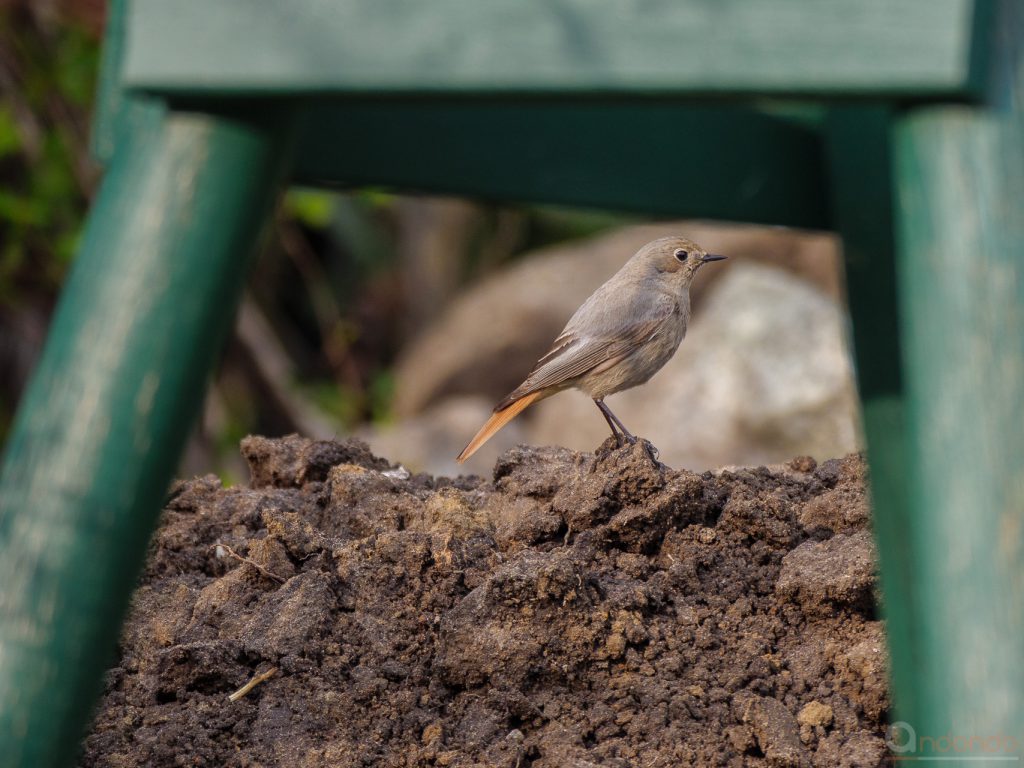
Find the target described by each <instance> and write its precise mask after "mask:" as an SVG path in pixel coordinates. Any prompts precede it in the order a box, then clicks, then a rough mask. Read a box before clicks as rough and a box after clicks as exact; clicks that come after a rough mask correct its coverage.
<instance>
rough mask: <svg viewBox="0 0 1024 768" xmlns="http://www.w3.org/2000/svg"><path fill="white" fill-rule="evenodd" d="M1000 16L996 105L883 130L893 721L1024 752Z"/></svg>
mask: <svg viewBox="0 0 1024 768" xmlns="http://www.w3.org/2000/svg"><path fill="white" fill-rule="evenodd" d="M1003 10H1004V18H1003V19H1002V20H1001V23H1000V25H999V29H1000V30H1001V32H1002V33H1003V34H1005V35H1006V39H1005V40H1004V41H1003V42H1004V45H1005V46H1006V47H1004V48H1003V49H1002V50H1001V51H1000V56H999V58H998V60H1000V61H1001V62H1002V64H1003V69H1002V71H1000V72H999V73H998V78H997V82H1001V83H1003V84H1004V86H1005V90H1004V92H1003V93H1000V94H997V95H996V102H995V105H994V106H993V107H991V108H989V109H975V108H968V107H942V108H921V109H917V110H914V111H913V112H911V113H909V114H907V115H906V116H905V117H903V118H901V119H900V120H899V122H898V123H897V127H896V132H895V158H896V164H895V168H896V180H897V194H898V199H897V202H898V210H899V212H900V214H899V221H898V228H897V229H898V242H899V246H900V252H901V256H902V258H901V261H900V285H901V294H902V310H903V317H904V340H905V358H906V360H907V363H908V365H907V376H906V387H907V394H908V398H907V426H908V435H909V438H910V440H909V451H910V454H909V455H910V470H911V472H910V483H911V485H910V491H911V493H910V498H909V501H910V504H909V508H908V513H909V515H910V517H911V521H912V529H911V534H912V540H911V541H910V542H908V543H909V544H910V545H911V546H912V547H913V548H915V549H916V550H917V551H919V552H920V553H921V556H920V557H918V558H916V560H915V562H914V566H915V568H916V573H915V574H914V578H915V581H916V583H917V584H918V585H919V597H920V599H921V606H920V607H921V610H920V612H919V613H918V614H917V615H916V616H915V619H916V620H917V621H920V622H921V623H922V626H921V632H920V633H919V638H920V642H921V646H920V649H919V651H920V665H919V673H920V674H919V676H918V679H917V684H918V686H920V696H919V697H918V702H919V704H918V706H917V707H915V710H914V711H913V712H909V713H905V714H904V715H903V717H904V718H905V719H906V720H907V722H908V723H909V724H910V725H911V726H912V727H913V728H914V729H916V733H917V737H918V739H920V738H921V737H922V736H924V737H939V736H942V735H945V734H952V735H953V736H964V737H967V738H970V737H971V736H976V737H993V736H999V735H1002V736H1005V737H1006V738H1007V739H1009V738H1013V739H1015V740H1016V744H1017V745H1018V747H1024V215H1022V209H1021V205H1022V201H1024V120H1022V114H1021V106H1020V105H1021V103H1022V98H1024V79H1022V78H1024V55H1022V52H1021V51H1019V50H1014V49H1013V48H1012V47H1011V46H1013V45H1019V44H1021V42H1024V11H1022V10H1020V6H1019V5H1018V4H1015V3H1004V4H1003ZM1007 744H1008V745H1010V746H1012V745H1011V744H1010V743H1009V742H1007ZM937 749H938V750H939V751H941V745H939V747H937ZM1014 754H1015V755H1017V756H1019V755H1020V752H1019V751H1018V752H1015V753H1014Z"/></svg>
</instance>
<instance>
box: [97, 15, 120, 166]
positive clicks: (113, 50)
mask: <svg viewBox="0 0 1024 768" xmlns="http://www.w3.org/2000/svg"><path fill="white" fill-rule="evenodd" d="M126 18H127V6H126V0H110V2H109V3H108V5H107V26H106V32H105V34H104V35H103V56H102V59H101V60H100V73H99V82H98V85H97V94H96V111H95V114H94V115H93V121H92V134H91V135H90V137H89V140H90V141H89V149H90V151H91V152H92V155H93V157H95V158H96V159H97V160H100V161H101V162H103V163H106V162H108V161H109V160H110V158H112V157H113V156H114V148H115V146H116V145H117V135H118V133H119V132H120V128H119V126H120V121H121V120H122V119H123V116H124V115H125V114H126V105H125V103H124V99H125V93H124V91H123V89H122V88H121V65H122V63H123V60H124V43H125V26H126Z"/></svg>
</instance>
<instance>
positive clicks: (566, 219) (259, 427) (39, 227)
mask: <svg viewBox="0 0 1024 768" xmlns="http://www.w3.org/2000/svg"><path fill="white" fill-rule="evenodd" d="M104 6H105V3H104V2H102V0H34V1H32V2H29V1H28V0H13V1H12V0H0V89H2V100H0V179H2V181H0V371H2V372H3V375H2V377H0V443H2V442H3V441H4V440H5V438H6V435H7V433H8V431H9V429H10V425H11V420H12V418H13V414H14V411H15V408H16V406H17V402H18V398H19V395H20V393H21V391H22V390H23V389H24V386H25V383H26V380H27V378H28V376H29V375H30V373H31V370H32V367H33V365H34V362H35V360H36V359H37V357H38V355H39V352H40V350H41V347H42V344H43V341H44V339H45V334H46V328H47V325H48V322H49V317H50V314H51V313H52V311H53V308H54V305H55V302H56V299H57V295H58V293H59V290H60V286H61V283H62V281H63V279H64V277H65V275H66V274H67V271H68V269H69V267H70V265H71V263H72V261H73V259H74V254H75V249H76V244H77V241H78V238H79V236H80V233H81V230H82V226H83V224H84V219H85V214H86V212H87V210H88V206H89V201H90V199H91V197H92V195H93V194H94V192H95V190H96V185H97V184H98V182H99V178H100V169H99V168H98V167H96V165H95V164H94V163H93V162H92V160H91V158H90V157H89V153H88V139H89V129H90V119H91V107H92V100H93V97H94V86H95V79H96V73H97V68H98V64H99V57H100V45H101V42H102V32H103V23H104V10H105V8H104ZM627 220H628V219H626V218H625V217H621V216H614V215H609V214H595V213H588V212H577V211H565V210H559V209H551V208H535V207H521V208H508V207H496V206H487V205H483V204H476V203H469V202H466V201H460V200H450V199H429V198H415V197H398V196H394V195H390V194H387V193H385V192H383V191H374V190H371V191H361V192H359V193H353V194H336V193H328V192H322V191H317V190H305V189H293V190H290V191H289V192H288V193H287V194H286V195H285V197H284V199H283V201H282V204H281V205H280V206H279V208H278V211H277V213H276V215H275V219H274V221H273V222H272V223H271V226H270V227H269V230H270V232H269V236H268V237H267V238H265V241H264V245H263V246H262V253H261V255H260V258H259V261H258V264H257V267H256V269H255V271H254V273H253V275H252V276H251V278H250V282H249V286H248V290H247V292H246V296H245V299H244V300H243V305H242V311H241V313H240V320H239V323H238V327H237V328H236V332H235V334H234V336H233V338H232V340H231V341H230V343H229V345H228V347H227V349H226V350H225V353H224V356H223V360H222V363H221V366H220V367H219V370H218V372H217V373H216V375H215V379H214V381H213V382H212V387H211V391H210V396H209V398H208V402H207V405H206V408H205V411H204V415H203V418H202V422H201V424H200V425H199V427H198V428H197V431H196V434H195V436H194V437H193V439H192V441H191V442H190V446H189V450H188V453H187V455H186V458H185V460H184V462H185V466H184V467H182V471H183V472H208V471H211V470H214V471H219V472H221V473H222V474H224V475H226V476H227V477H228V478H229V479H237V478H233V477H232V475H233V474H235V472H236V467H235V465H232V463H231V462H233V461H234V460H235V456H236V455H237V442H238V439H239V438H240V437H242V436H244V435H245V434H248V433H250V432H260V433H263V434H267V435H278V434H284V433H288V432H292V431H299V432H303V433H305V434H321V435H323V434H325V433H326V434H330V433H342V432H345V431H348V430H351V429H353V428H355V427H356V426H358V425H360V424H365V423H367V422H374V423H384V422H387V420H388V419H389V412H390V402H391V393H392V390H393V376H392V369H393V363H394V361H395V357H396V355H397V354H398V352H399V350H400V349H401V347H402V345H403V344H404V343H406V342H407V341H408V340H409V339H411V338H412V337H414V336H415V335H416V333H417V331H418V330H420V329H421V328H423V327H425V326H426V324H428V323H429V322H430V320H431V319H433V318H435V317H436V316H437V315H438V313H439V312H440V311H441V310H442V309H443V308H444V307H445V306H446V304H447V302H448V301H449V300H450V299H451V298H452V296H453V295H455V294H456V293H457V292H458V291H459V289H460V288H462V287H463V286H465V285H467V284H468V283H470V282H472V281H474V280H476V279H478V278H480V277H481V276H482V275H484V274H487V273H489V272H491V271H493V270H494V269H495V268H496V267H498V266H500V265H502V264H505V263H507V262H509V261H510V260H512V259H515V258H516V256H517V255H518V254H520V253H522V252H523V251H525V250H528V249H531V248H534V247H537V246H540V245H544V244H547V243H551V242H555V241H559V240H563V239H566V238H572V237H577V236H580V235H584V234H591V233H594V232H597V231H600V230H604V229H607V228H609V227H612V226H615V225H618V224H620V223H622V222H624V221H627Z"/></svg>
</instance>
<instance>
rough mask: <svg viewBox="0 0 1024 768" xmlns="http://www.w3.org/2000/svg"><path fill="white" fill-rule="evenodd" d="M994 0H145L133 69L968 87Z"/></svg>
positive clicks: (671, 86) (419, 78) (403, 81)
mask: <svg viewBox="0 0 1024 768" xmlns="http://www.w3.org/2000/svg"><path fill="white" fill-rule="evenodd" d="M987 4H988V0H899V2H894V1H893V0H853V1H851V0H812V1H808V0H757V2H750V1H749V0H715V1H714V2H708V1H707V0H688V1H687V2H684V1H682V0H639V1H637V2H630V3H624V2H621V1H620V0H562V1H561V2H557V3H553V2H550V0H492V1H490V2H479V1H478V0H434V2H430V3H422V2H413V1H411V0H290V1H289V2H285V3H282V2H279V0H218V2H216V3H210V2H208V0H175V2H173V3H170V2H167V0H132V3H131V8H132V11H131V13H130V15H129V31H128V46H127V54H126V59H125V71H124V76H125V83H126V84H127V86H128V87H130V88H139V89H144V90H155V91H161V92H164V93H168V92H175V93H197V92H203V91H205V92H208V93H219V94H226V93H238V92H246V93H251V94H252V93H264V94H265V93H278V94H281V93H295V92H301V93H332V94H358V93H374V94H378V95H380V94H389V93H391V94H393V93H427V92H430V93H438V92H445V93H494V92H504V93H517V92H518V93H550V94H569V93H577V94H598V93H602V94H608V93H615V94H625V93H628V94H639V95H658V94H700V95H707V94H721V95H751V94H755V95H763V94H767V93H773V94H780V93H781V94H801V95H807V94H829V95H865V94H869V95H870V94H880V93H884V94H891V95H897V96H907V97H912V98H919V97H930V96H931V97H936V96H941V97H944V98H949V97H953V98H964V97H969V96H972V95H977V93H978V92H979V89H980V88H981V86H982V85H983V72H984V61H983V59H979V58H978V56H979V55H981V54H983V52H984V49H983V48H981V47H972V43H973V42H975V40H976V39H977V38H976V36H975V25H974V22H975V19H976V16H975V14H976V13H978V10H979V9H981V8H983V7H984V6H985V5H987ZM986 34H987V30H986Z"/></svg>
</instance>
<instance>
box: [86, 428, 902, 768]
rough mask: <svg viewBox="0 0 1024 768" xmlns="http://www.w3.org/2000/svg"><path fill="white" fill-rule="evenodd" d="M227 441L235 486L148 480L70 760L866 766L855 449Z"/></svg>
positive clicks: (875, 735)
mask: <svg viewBox="0 0 1024 768" xmlns="http://www.w3.org/2000/svg"><path fill="white" fill-rule="evenodd" d="M242 451H243V454H244V456H245V458H246V459H247V460H248V462H249V465H250V468H251V472H252V484H251V485H252V487H251V488H244V487H237V488H223V487H222V486H221V483H220V482H219V481H218V480H217V479H216V478H215V477H212V476H210V477H204V478H197V479H194V480H191V481H188V482H183V483H180V484H178V485H177V486H176V487H175V488H174V489H173V490H172V494H171V498H170V500H169V501H168V504H167V509H166V511H165V513H164V516H163V521H162V525H161V527H160V530H159V532H158V533H157V535H156V537H155V539H154V542H153V545H152V551H151V553H150V557H149V561H148V565H147V566H146V571H145V574H144V577H143V579H142V584H141V586H140V587H139V589H138V591H137V593H136V595H135V598H134V601H133V607H132V611H131V616H130V619H129V622H128V624H127V627H126V629H125V631H124V635H123V638H122V643H121V648H120V662H119V664H118V666H117V667H115V668H114V669H112V670H111V671H110V672H109V674H108V677H107V681H106V690H105V694H104V697H103V699H102V702H101V704H100V708H99V711H98V714H97V716H96V720H95V723H94V725H93V729H92V732H91V733H90V735H89V736H88V737H87V738H86V740H85V744H84V753H83V756H82V758H81V763H82V765H85V766H101V765H102V766H138V765H147V766H171V765H174V766H180V765H188V766H238V767H242V766H299V767H304V766H430V765H436V766H507V767H508V768H514V767H515V766H519V767H520V768H525V766H534V767H535V768H542V767H550V768H554V767H556V766H558V767H563V766H624V767H625V766H678V765H698V766H703V765H735V766H740V765H752V766H759V765H771V766H803V765H821V766H843V765H846V766H874V765H878V764H880V763H882V762H883V761H884V760H885V757H886V754H887V753H886V748H885V744H884V741H883V736H884V730H885V717H886V711H887V707H888V698H887V690H886V669H885V665H886V662H885V652H884V643H883V635H882V626H881V624H880V622H879V621H878V620H877V617H876V613H875V610H876V609H875V605H876V599H875V598H876V596H875V578H874V553H873V549H872V544H871V539H870V535H869V533H868V507H867V502H866V500H865V491H864V483H865V469H864V465H863V463H862V460H861V458H860V457H857V456H851V457H848V458H846V459H843V460H833V461H828V462H825V463H823V464H821V465H820V466H818V465H816V464H815V462H814V461H813V460H811V459H807V458H801V459H796V460H794V461H793V462H791V463H790V464H789V465H787V466H785V467H778V468H774V469H766V468H760V469H732V470H723V471H720V472H717V473H705V474H703V475H695V474H692V473H690V472H686V471H676V470H670V469H668V468H665V467H659V466H656V465H655V464H653V463H652V461H651V459H650V458H649V457H648V455H647V453H646V451H645V450H644V448H643V446H642V445H641V444H637V445H635V446H627V447H624V448H621V449H617V448H615V446H614V444H612V443H611V442H609V443H607V444H606V445H604V446H602V447H601V448H600V449H599V450H598V451H597V453H596V454H577V453H572V452H569V451H566V450H562V449H551V448H545V449H525V448H522V449H516V450H514V451H511V452H509V453H507V454H505V455H504V456H503V457H502V458H501V459H500V460H499V461H498V463H497V465H496V467H495V470H494V478H493V480H491V481H487V480H484V479H480V478H476V477H470V478H465V477H463V478H458V479H448V478H432V477H428V476H425V475H417V476H411V477H410V476H409V474H408V472H406V471H405V470H403V469H402V468H400V467H395V466H393V465H390V464H388V463H387V462H386V461H384V460H382V459H379V458H376V457H374V456H372V455H371V454H370V453H369V451H368V449H367V448H366V446H365V445H363V444H362V443H359V442H357V441H347V442H322V441H320V442H318V441H309V440H304V439H301V438H297V437H289V438H284V439H280V440H268V439H265V438H259V437H251V438H247V439H246V440H245V441H244V442H243V444H242ZM268 672H272V674H271V675H270V676H267V675H266V673H268ZM257 676H262V678H263V679H262V682H260V684H258V685H256V686H255V687H253V688H251V690H249V691H248V692H247V693H246V694H245V695H244V696H241V697H240V698H237V699H236V700H234V701H229V699H228V695H229V694H231V693H233V692H235V691H237V690H238V689H239V688H240V687H242V686H243V685H244V684H245V683H246V682H247V681H250V680H252V679H253V678H254V677H257Z"/></svg>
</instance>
